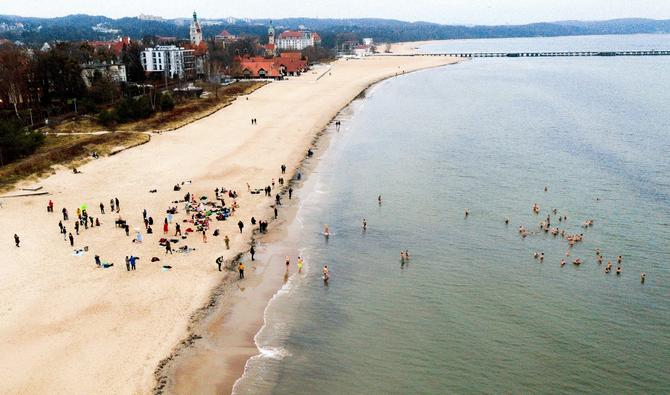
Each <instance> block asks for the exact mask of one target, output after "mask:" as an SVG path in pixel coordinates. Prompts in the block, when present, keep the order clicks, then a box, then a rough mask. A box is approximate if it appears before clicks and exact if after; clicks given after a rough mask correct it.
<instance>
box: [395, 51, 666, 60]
mask: <svg viewBox="0 0 670 395" xmlns="http://www.w3.org/2000/svg"><path fill="white" fill-rule="evenodd" d="M417 55H418V56H451V57H457V58H533V57H559V56H561V57H567V56H670V51H656V50H654V51H563V52H450V53H422V54H414V56H417ZM397 56H402V55H397ZM410 56H412V55H410Z"/></svg>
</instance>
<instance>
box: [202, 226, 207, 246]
mask: <svg viewBox="0 0 670 395" xmlns="http://www.w3.org/2000/svg"><path fill="white" fill-rule="evenodd" d="M202 242H203V243H207V229H205V228H202Z"/></svg>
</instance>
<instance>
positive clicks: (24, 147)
mask: <svg viewBox="0 0 670 395" xmlns="http://www.w3.org/2000/svg"><path fill="white" fill-rule="evenodd" d="M43 142H44V135H43V134H42V133H41V132H38V131H30V130H27V129H26V128H25V127H24V126H23V122H21V121H19V120H18V119H10V120H0V166H4V165H5V164H7V163H9V162H12V161H14V160H16V159H19V158H21V157H23V156H25V155H29V154H31V153H33V152H34V151H35V150H36V149H37V147H39V146H40V145H41V144H42V143H43Z"/></svg>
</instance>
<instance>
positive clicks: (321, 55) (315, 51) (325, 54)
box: [302, 45, 333, 63]
mask: <svg viewBox="0 0 670 395" xmlns="http://www.w3.org/2000/svg"><path fill="white" fill-rule="evenodd" d="M302 57H303V58H304V59H307V60H309V62H311V63H314V62H319V61H322V60H326V59H332V58H333V54H332V52H331V51H330V50H329V49H327V48H323V47H320V46H317V47H314V46H311V45H310V46H309V47H307V48H305V49H303V50H302Z"/></svg>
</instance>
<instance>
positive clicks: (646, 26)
mask: <svg viewBox="0 0 670 395" xmlns="http://www.w3.org/2000/svg"><path fill="white" fill-rule="evenodd" d="M188 22H189V20H188V19H186V18H185V19H171V20H161V21H155V20H141V19H138V18H120V19H111V18H107V17H104V16H91V15H69V16H66V17H59V18H31V17H20V16H9V15H0V38H5V39H9V40H13V41H21V42H23V43H25V44H29V45H30V44H33V45H36V44H41V43H44V42H48V41H54V40H106V39H110V38H114V37H117V36H120V35H123V36H130V37H131V38H135V39H139V38H142V37H144V36H149V35H158V36H175V37H178V38H186V37H187V36H188ZM201 22H202V25H203V31H204V34H205V37H208V36H213V35H215V34H216V33H218V32H220V31H221V30H223V29H226V30H228V31H230V32H231V33H233V34H251V35H256V36H265V33H266V31H267V30H266V29H267V24H268V23H269V20H267V19H255V20H254V19H252V20H230V19H221V20H213V19H204V20H202V21H201ZM274 25H275V27H276V28H277V29H278V30H280V31H281V29H289V28H290V29H296V28H298V27H299V26H301V25H302V26H304V27H306V28H308V29H311V30H314V31H317V32H319V33H320V34H321V36H322V37H323V39H324V45H326V46H332V45H333V44H334V42H335V40H336V37H337V35H340V34H347V33H349V34H351V33H353V34H355V35H356V36H357V37H359V38H360V37H372V38H374V39H375V41H378V42H385V41H394V42H396V41H417V40H437V39H456V38H501V37H537V36H572V35H594V34H639V33H667V32H670V20H653V19H615V20H609V21H594V22H583V21H562V22H546V23H532V24H527V25H501V26H463V25H441V24H436V23H428V22H403V21H398V20H390V19H311V18H289V19H278V20H274Z"/></svg>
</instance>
